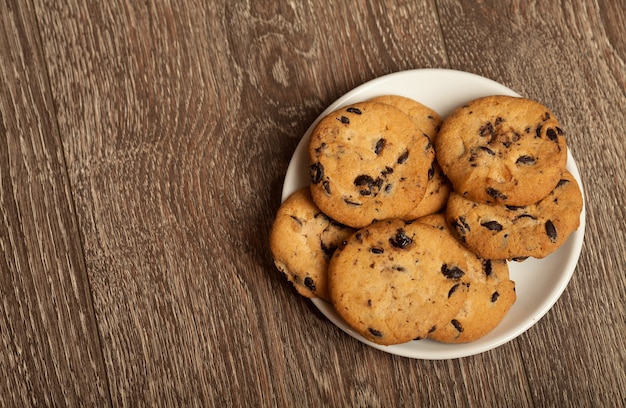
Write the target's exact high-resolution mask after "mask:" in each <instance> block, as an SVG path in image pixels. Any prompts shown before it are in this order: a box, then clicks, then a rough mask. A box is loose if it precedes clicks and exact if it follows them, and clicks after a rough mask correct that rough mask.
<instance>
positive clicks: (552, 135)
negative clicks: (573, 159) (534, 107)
mask: <svg viewBox="0 0 626 408" xmlns="http://www.w3.org/2000/svg"><path fill="white" fill-rule="evenodd" d="M546 136H548V139H550V140H552V141H553V142H556V141H557V135H556V131H555V130H554V129H552V128H548V130H546Z"/></svg>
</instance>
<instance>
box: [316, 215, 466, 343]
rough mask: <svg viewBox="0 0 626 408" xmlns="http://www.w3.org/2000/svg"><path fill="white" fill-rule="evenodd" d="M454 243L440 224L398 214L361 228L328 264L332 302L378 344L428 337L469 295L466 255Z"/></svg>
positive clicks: (339, 312) (351, 322) (353, 325)
mask: <svg viewBox="0 0 626 408" xmlns="http://www.w3.org/2000/svg"><path fill="white" fill-rule="evenodd" d="M455 243H456V241H455V240H454V238H452V236H450V235H449V234H446V233H444V232H443V231H440V230H439V229H436V228H433V227H431V226H429V225H425V224H422V223H419V222H414V223H406V222H405V221H402V220H399V219H395V220H386V221H380V222H377V223H374V224H372V225H370V226H368V227H366V228H363V229H361V230H359V231H357V232H356V233H355V234H354V235H352V236H351V237H350V239H349V240H348V242H347V244H346V245H345V246H343V247H342V248H341V249H340V250H338V251H337V252H336V253H335V255H333V257H332V259H331V261H330V264H329V269H328V274H329V275H328V278H329V291H330V297H331V300H332V302H333V306H334V307H335V309H336V310H337V313H338V314H339V315H340V316H341V317H342V318H343V319H344V320H345V321H346V322H347V324H348V325H350V326H351V327H352V328H353V329H354V330H356V331H357V332H358V333H360V334H361V335H362V336H363V337H364V338H366V339H368V340H370V341H373V342H375V343H378V344H387V345H389V344H398V343H404V342H407V341H409V340H414V339H416V338H424V337H426V336H427V334H428V332H429V331H431V330H432V329H433V328H435V327H437V326H441V325H443V324H445V323H446V322H449V321H450V319H452V318H453V317H454V315H456V313H457V312H458V310H459V309H460V307H461V306H462V304H463V302H464V300H465V298H466V296H467V280H468V278H467V276H466V271H467V267H468V266H467V260H466V258H465V256H464V254H462V253H459V252H458V251H454V250H453V249H450V248H451V247H452V246H453V245H455Z"/></svg>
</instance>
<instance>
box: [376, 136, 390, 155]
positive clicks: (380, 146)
mask: <svg viewBox="0 0 626 408" xmlns="http://www.w3.org/2000/svg"><path fill="white" fill-rule="evenodd" d="M386 143H387V141H386V140H385V139H378V141H377V142H376V147H375V148H374V153H376V155H379V154H380V152H382V151H383V149H384V148H385V144H386Z"/></svg>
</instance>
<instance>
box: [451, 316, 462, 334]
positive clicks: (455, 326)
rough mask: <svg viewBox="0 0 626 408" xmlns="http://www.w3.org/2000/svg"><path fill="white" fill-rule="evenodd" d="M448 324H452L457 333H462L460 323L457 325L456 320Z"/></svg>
mask: <svg viewBox="0 0 626 408" xmlns="http://www.w3.org/2000/svg"><path fill="white" fill-rule="evenodd" d="M450 323H452V325H453V326H454V328H455V329H456V330H457V331H458V332H459V333H463V326H461V323H459V321H458V320H456V319H452V320H451V321H450Z"/></svg>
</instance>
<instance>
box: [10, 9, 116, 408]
mask: <svg viewBox="0 0 626 408" xmlns="http://www.w3.org/2000/svg"><path fill="white" fill-rule="evenodd" d="M29 5H30V3H27V2H20V3H12V4H7V3H6V2H2V3H0V56H1V57H0V58H1V63H0V84H2V85H0V87H1V89H2V91H1V92H0V372H1V373H2V376H3V379H2V380H1V381H0V406H80V405H87V406H93V405H99V406H106V405H107V403H108V401H109V399H108V384H107V380H106V373H105V369H104V365H103V359H102V355H101V352H100V341H99V337H98V331H97V326H96V324H95V317H94V313H93V307H92V303H91V297H90V293H89V284H88V280H87V275H86V269H85V264H84V259H83V254H82V250H81V245H80V235H79V232H78V227H77V224H76V218H75V214H74V209H73V201H72V196H71V191H70V185H69V182H68V178H67V173H66V170H65V163H64V158H63V151H62V148H61V144H60V138H59V134H58V130H57V127H56V118H55V112H54V108H53V104H52V100H51V97H50V89H49V86H48V78H47V74H46V66H45V63H44V60H43V57H42V52H41V44H40V42H39V32H38V29H37V24H36V21H35V19H34V10H33V9H32V7H30V6H29Z"/></svg>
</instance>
